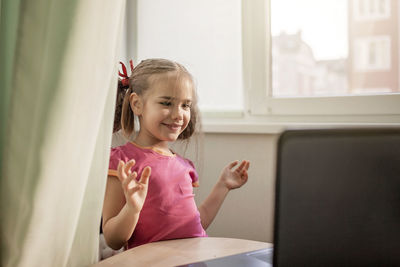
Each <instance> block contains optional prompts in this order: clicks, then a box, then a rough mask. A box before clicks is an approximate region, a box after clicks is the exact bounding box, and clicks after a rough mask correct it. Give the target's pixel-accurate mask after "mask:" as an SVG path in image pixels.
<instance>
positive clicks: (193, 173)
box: [186, 159, 199, 187]
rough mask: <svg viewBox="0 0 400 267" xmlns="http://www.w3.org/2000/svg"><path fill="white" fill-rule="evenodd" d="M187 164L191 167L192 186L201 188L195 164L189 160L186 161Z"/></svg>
mask: <svg viewBox="0 0 400 267" xmlns="http://www.w3.org/2000/svg"><path fill="white" fill-rule="evenodd" d="M186 162H187V163H188V164H189V166H190V170H189V175H190V178H191V179H192V186H193V187H199V175H198V173H197V171H196V168H195V167H194V164H193V162H192V161H190V160H188V159H186Z"/></svg>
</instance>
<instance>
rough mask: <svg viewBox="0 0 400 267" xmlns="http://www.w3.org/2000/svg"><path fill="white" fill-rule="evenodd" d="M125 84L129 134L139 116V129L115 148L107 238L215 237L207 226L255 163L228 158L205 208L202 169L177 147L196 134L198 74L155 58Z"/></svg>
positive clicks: (114, 242)
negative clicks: (174, 146) (199, 199)
mask: <svg viewBox="0 0 400 267" xmlns="http://www.w3.org/2000/svg"><path fill="white" fill-rule="evenodd" d="M120 85H121V86H123V87H124V88H125V90H126V92H125V97H124V100H123V105H122V115H121V127H122V130H123V132H124V134H125V135H126V136H129V135H131V134H132V133H134V132H135V131H137V129H136V125H135V118H137V121H136V123H137V122H139V125H138V126H139V130H138V133H137V134H136V135H135V138H134V140H133V141H132V142H128V143H126V144H125V145H123V146H119V147H116V148H113V149H112V150H111V155H110V163H109V172H108V178H107V187H106V194H105V199H104V206H103V225H102V226H103V233H104V236H105V239H106V242H107V244H108V245H109V246H110V247H111V248H113V249H119V248H121V247H122V246H125V248H132V247H135V246H139V245H142V244H146V243H149V242H154V241H160V240H168V239H177V238H188V237H205V236H207V234H206V232H205V229H207V227H208V226H209V225H210V224H211V222H212V221H213V219H214V218H215V216H216V214H217V213H218V210H219V209H220V207H221V205H222V203H223V201H224V199H225V197H226V196H227V194H228V192H229V191H230V190H231V189H235V188H239V187H241V186H242V185H243V184H245V183H246V182H247V179H248V173H247V170H248V169H249V164H250V163H249V162H248V161H246V160H244V161H242V162H241V163H240V164H239V162H238V161H234V162H232V163H230V164H228V165H227V166H226V167H225V168H224V169H223V170H222V173H221V175H220V177H219V179H218V180H217V182H216V184H215V186H214V187H213V189H212V191H211V193H210V194H209V196H208V197H207V198H206V200H205V201H204V202H203V203H202V204H201V205H200V206H199V207H197V206H196V203H195V201H194V194H193V187H196V186H198V184H199V183H198V175H197V172H196V169H195V167H194V165H193V163H192V162H191V161H190V160H188V159H185V158H183V157H181V156H180V155H178V154H177V153H175V152H174V151H172V150H171V149H170V148H169V145H170V143H171V142H174V141H176V140H177V139H182V140H184V139H189V138H190V137H191V136H192V135H193V133H194V132H195V129H196V124H197V123H198V109H197V98H196V90H195V87H194V82H193V78H192V76H191V75H190V73H189V72H188V71H187V70H186V69H185V68H184V67H183V66H182V65H180V64H178V63H176V62H173V61H170V60H166V59H148V60H144V61H142V62H141V63H140V64H139V65H137V66H136V67H135V68H134V69H133V71H132V75H131V77H129V78H126V79H124V80H122V81H121V82H120ZM238 164H239V165H238ZM237 165H238V166H237ZM235 166H237V167H235Z"/></svg>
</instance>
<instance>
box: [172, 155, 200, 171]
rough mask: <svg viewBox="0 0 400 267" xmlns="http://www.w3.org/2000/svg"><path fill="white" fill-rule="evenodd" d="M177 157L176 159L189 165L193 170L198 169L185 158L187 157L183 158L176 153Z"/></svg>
mask: <svg viewBox="0 0 400 267" xmlns="http://www.w3.org/2000/svg"><path fill="white" fill-rule="evenodd" d="M175 155H176V159H177V160H180V161H181V162H183V163H184V164H185V165H188V166H190V167H192V168H193V169H196V167H195V166H194V163H193V162H192V161H191V160H190V159H188V158H185V157H182V156H181V155H179V154H178V153H175Z"/></svg>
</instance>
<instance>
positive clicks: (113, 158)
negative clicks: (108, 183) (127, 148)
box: [108, 147, 128, 176]
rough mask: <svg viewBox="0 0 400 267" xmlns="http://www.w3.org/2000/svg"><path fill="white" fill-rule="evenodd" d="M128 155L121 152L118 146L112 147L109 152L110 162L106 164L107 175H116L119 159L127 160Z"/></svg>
mask: <svg viewBox="0 0 400 267" xmlns="http://www.w3.org/2000/svg"><path fill="white" fill-rule="evenodd" d="M127 159H128V157H127V156H126V155H125V153H123V151H122V150H121V148H120V147H116V148H112V149H111V153H110V162H109V164H108V175H110V176H117V168H118V164H119V161H120V160H122V161H124V162H127Z"/></svg>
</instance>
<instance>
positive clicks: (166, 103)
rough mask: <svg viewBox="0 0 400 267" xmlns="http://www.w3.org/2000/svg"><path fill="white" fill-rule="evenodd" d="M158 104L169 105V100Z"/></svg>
mask: <svg viewBox="0 0 400 267" xmlns="http://www.w3.org/2000/svg"><path fill="white" fill-rule="evenodd" d="M160 104H161V105H163V106H171V102H167V101H165V102H160Z"/></svg>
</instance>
